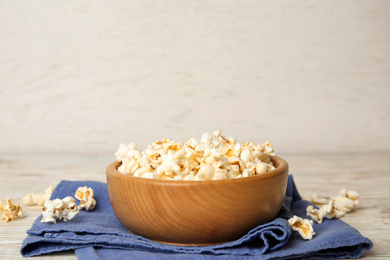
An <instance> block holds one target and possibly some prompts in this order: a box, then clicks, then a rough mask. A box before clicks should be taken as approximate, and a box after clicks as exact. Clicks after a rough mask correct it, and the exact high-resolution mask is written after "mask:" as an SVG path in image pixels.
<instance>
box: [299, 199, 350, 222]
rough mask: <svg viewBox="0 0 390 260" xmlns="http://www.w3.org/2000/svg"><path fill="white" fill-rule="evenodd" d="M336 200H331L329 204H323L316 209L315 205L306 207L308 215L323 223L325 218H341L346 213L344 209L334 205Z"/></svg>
mask: <svg viewBox="0 0 390 260" xmlns="http://www.w3.org/2000/svg"><path fill="white" fill-rule="evenodd" d="M334 202H335V201H334V200H330V201H329V203H328V204H325V205H322V206H321V207H320V208H319V209H315V208H314V207H313V206H311V205H310V206H308V207H307V208H306V212H307V216H310V217H311V218H312V219H313V220H315V221H316V222H317V223H319V224H321V223H322V221H323V220H324V218H328V219H332V218H341V217H343V216H344V215H345V212H344V211H341V210H339V209H338V208H336V207H334Z"/></svg>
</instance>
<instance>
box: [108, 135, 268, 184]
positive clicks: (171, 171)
mask: <svg viewBox="0 0 390 260" xmlns="http://www.w3.org/2000/svg"><path fill="white" fill-rule="evenodd" d="M213 138H216V139H217V140H214V139H213ZM271 155H275V152H274V149H273V147H272V145H271V143H270V142H268V141H267V142H265V143H264V144H262V145H258V144H255V143H249V142H244V143H243V144H242V145H241V144H240V143H237V140H236V138H234V137H224V136H223V135H222V132H221V130H216V131H214V132H213V133H212V134H210V133H204V134H203V135H202V137H201V139H200V141H199V140H197V139H196V138H193V137H191V138H189V139H188V140H187V141H186V142H185V143H184V144H183V143H181V142H176V141H174V140H171V139H167V138H164V139H162V140H160V141H155V142H153V143H152V145H150V146H148V147H147V148H146V149H145V150H143V151H138V150H137V149H136V145H135V144H133V143H130V144H129V145H127V146H126V145H125V144H121V145H119V148H118V150H117V152H116V153H115V157H116V159H117V161H118V162H122V164H121V165H120V166H119V167H118V171H119V172H120V173H122V174H128V175H132V176H135V177H141V178H150V179H161V180H186V181H188V180H191V181H194V180H196V181H205V180H222V179H228V178H241V177H249V176H254V175H259V174H265V173H267V172H269V171H271V170H273V169H275V167H274V166H273V163H272V161H271V159H270V157H269V156H271Z"/></svg>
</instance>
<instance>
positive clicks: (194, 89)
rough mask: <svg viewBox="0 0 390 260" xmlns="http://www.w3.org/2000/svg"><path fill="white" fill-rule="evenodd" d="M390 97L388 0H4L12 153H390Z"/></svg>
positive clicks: (6, 136) (6, 130) (1, 68)
mask: <svg viewBox="0 0 390 260" xmlns="http://www.w3.org/2000/svg"><path fill="white" fill-rule="evenodd" d="M389 98H390V1H386V0H383V1H379V0H378V1H361V0H357V1H261V0H256V1H232V0H221V1H217V0H216V1H178V0H171V1H83V0H77V1H73V0H70V1H43V0H37V1H0V153H2V154H11V153H12V154H20V153H24V154H36V153H50V154H51V153H53V154H84V155H110V154H112V155H113V154H114V152H115V151H116V149H117V147H118V145H119V144H120V143H128V142H135V143H136V144H137V145H138V148H139V149H144V148H145V147H146V145H148V144H150V143H152V142H153V141H155V140H159V139H161V138H172V139H174V140H176V141H183V142H184V141H186V140H187V139H188V138H189V137H196V138H200V137H201V135H202V134H203V133H204V132H212V131H214V130H216V129H221V130H222V132H223V134H224V135H226V136H234V137H236V138H237V140H238V142H240V143H242V142H243V141H250V142H256V143H263V142H265V141H267V140H269V141H271V143H272V144H273V146H274V147H275V150H276V152H277V153H281V154H288V153H290V154H291V153H293V154H310V153H317V154H318V153H326V154H329V153H332V154H338V153H371V152H386V151H387V152H388V151H389V150H390V102H389Z"/></svg>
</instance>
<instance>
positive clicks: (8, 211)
mask: <svg viewBox="0 0 390 260" xmlns="http://www.w3.org/2000/svg"><path fill="white" fill-rule="evenodd" d="M0 212H3V214H2V216H1V219H2V220H3V221H4V222H8V221H11V220H15V219H16V218H17V217H23V215H24V211H23V208H21V207H20V206H19V205H18V204H16V203H12V201H11V199H10V198H8V199H7V201H6V203H3V202H2V201H1V200H0Z"/></svg>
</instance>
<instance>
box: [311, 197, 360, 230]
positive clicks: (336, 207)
mask: <svg viewBox="0 0 390 260" xmlns="http://www.w3.org/2000/svg"><path fill="white" fill-rule="evenodd" d="M308 200H309V201H310V202H312V203H314V204H317V205H321V204H322V206H321V207H320V208H319V209H315V208H314V207H313V206H311V205H310V206H308V207H307V208H306V212H307V215H308V216H310V217H311V218H312V219H313V220H315V221H316V222H317V223H322V221H323V219H324V218H329V219H331V218H341V217H343V216H344V215H345V214H346V213H348V212H350V211H352V210H354V209H355V208H356V205H357V204H358V203H359V194H358V193H357V192H356V191H347V190H345V189H342V190H340V195H339V196H338V197H330V198H329V199H328V198H321V197H319V196H318V195H317V194H314V195H313V196H311V197H308Z"/></svg>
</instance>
